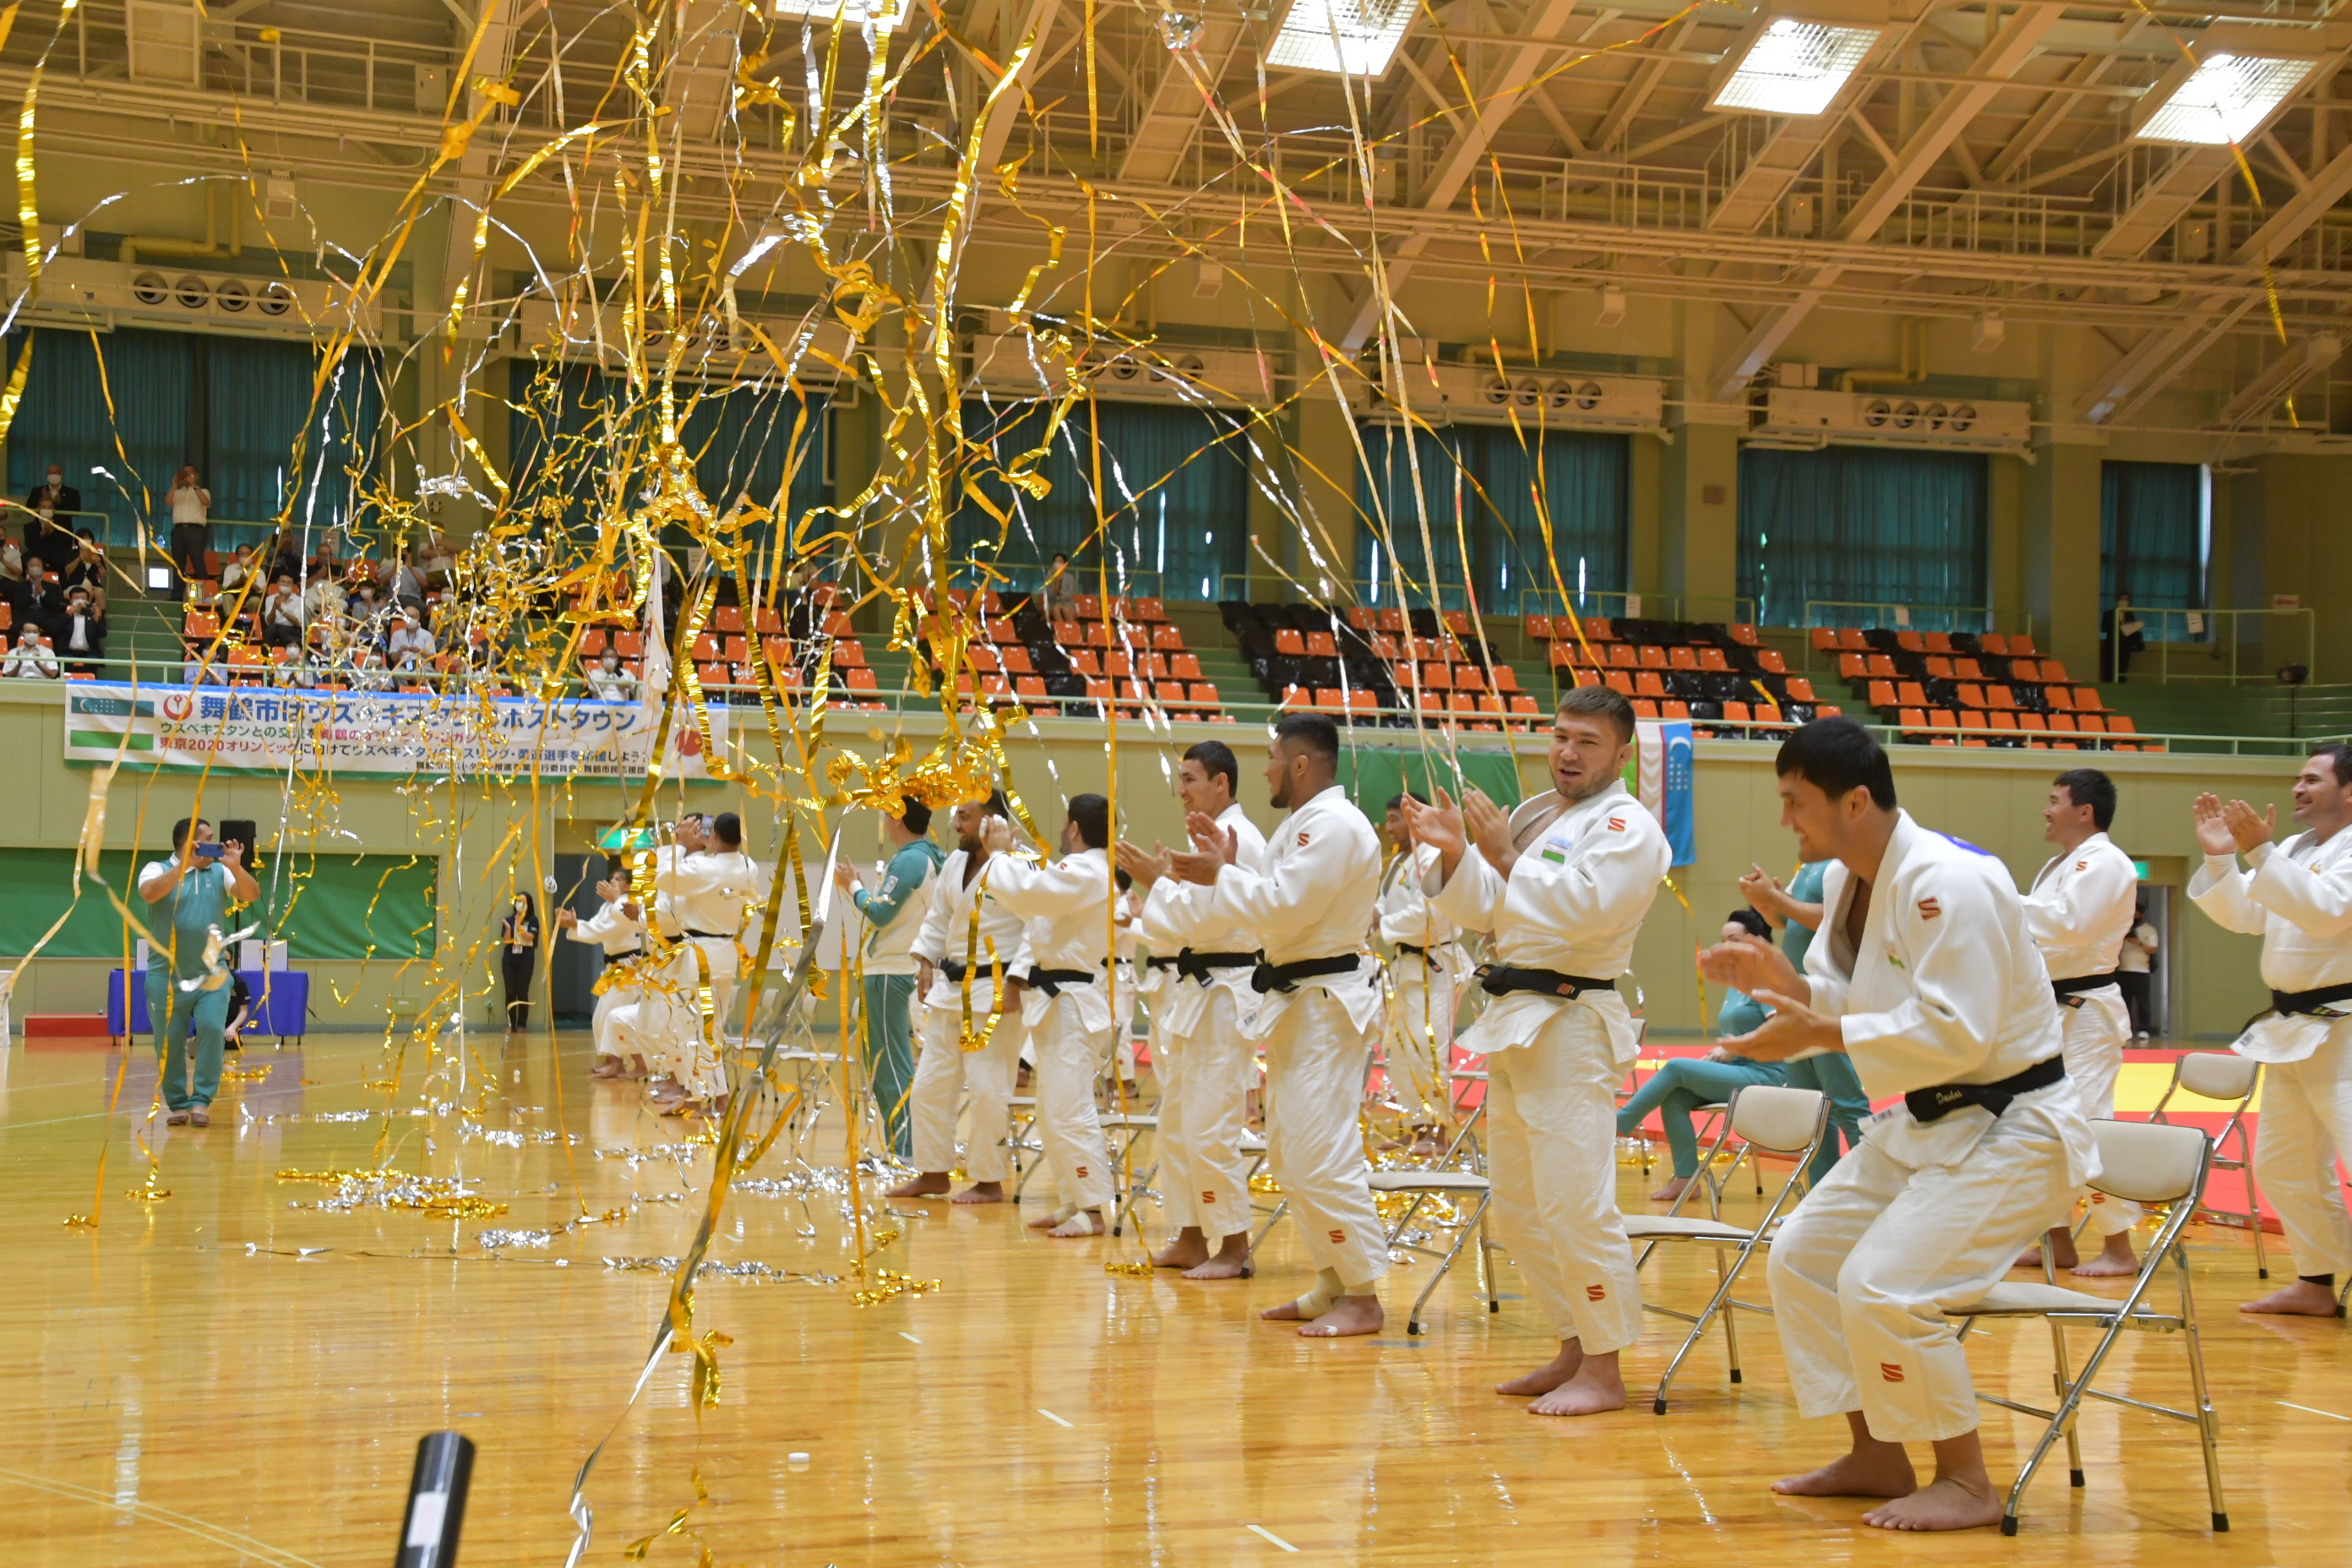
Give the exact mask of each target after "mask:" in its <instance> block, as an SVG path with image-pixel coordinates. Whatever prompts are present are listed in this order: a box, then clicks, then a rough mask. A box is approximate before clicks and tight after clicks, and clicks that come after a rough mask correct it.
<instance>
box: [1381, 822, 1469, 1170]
mask: <svg viewBox="0 0 2352 1568" xmlns="http://www.w3.org/2000/svg"><path fill="white" fill-rule="evenodd" d="M1408 802H1411V803H1415V804H1423V805H1425V804H1427V803H1426V802H1423V801H1422V799H1421V797H1420V796H1419V795H1412V794H1410V793H1408V794H1404V795H1398V796H1396V797H1395V798H1394V799H1392V800H1391V801H1390V802H1389V805H1388V811H1387V814H1386V816H1387V820H1386V822H1385V823H1384V824H1383V827H1384V829H1385V831H1386V833H1387V837H1388V841H1389V847H1390V850H1391V854H1390V856H1389V863H1388V865H1387V866H1386V867H1385V868H1383V869H1382V870H1381V891H1380V900H1379V901H1378V903H1376V904H1375V905H1374V906H1373V923H1374V931H1373V934H1374V935H1375V936H1377V937H1379V938H1380V940H1381V941H1382V942H1387V943H1388V944H1389V946H1390V948H1391V953H1390V956H1389V959H1388V963H1387V969H1388V1018H1387V1026H1388V1027H1387V1031H1386V1037H1385V1038H1384V1040H1383V1042H1382V1046H1383V1050H1384V1052H1385V1057H1384V1060H1385V1063H1386V1066H1387V1068H1388V1090H1389V1097H1390V1098H1391V1099H1392V1100H1397V1101H1398V1102H1400V1103H1401V1104H1402V1105H1403V1106H1404V1108H1405V1115H1406V1120H1407V1121H1408V1122H1409V1123H1410V1124H1411V1126H1412V1134H1413V1136H1412V1142H1413V1144H1414V1146H1415V1147H1416V1148H1417V1149H1419V1150H1420V1151H1421V1152H1424V1153H1434V1152H1436V1148H1435V1143H1434V1140H1435V1137H1436V1133H1437V1130H1438V1128H1439V1127H1440V1126H1441V1125H1443V1124H1444V1122H1445V1121H1447V1120H1448V1119H1449V1116H1450V1114H1451V1109H1452V1096H1451V1093H1450V1092H1449V1091H1450V1090H1451V1089H1452V1088H1453V1080H1452V1079H1451V1077H1450V1076H1449V1075H1450V1074H1451V1071H1452V1069H1453V1066H1454V1009H1455V1007H1456V1005H1457V999H1458V995H1459V992H1460V988H1461V984H1462V971H1463V953H1462V948H1461V945H1460V942H1459V941H1458V938H1459V936H1460V932H1459V931H1457V930H1456V929H1455V927H1454V921H1453V918H1452V917H1451V916H1449V915H1447V914H1446V913H1445V911H1444V910H1442V909H1440V908H1438V906H1437V904H1436V902H1435V901H1434V900H1432V899H1431V898H1430V896H1429V895H1428V894H1427V893H1425V892H1423V890H1422V880H1423V878H1425V877H1427V876H1428V874H1429V868H1431V867H1432V866H1433V865H1435V864H1436V863H1437V851H1436V850H1434V849H1433V848H1432V847H1430V846H1428V845H1426V844H1422V843H1418V842H1416V841H1415V840H1414V838H1413V836H1412V822H1411V821H1410V820H1408V819H1407V817H1406V816H1405V807H1406V805H1407V803H1408Z"/></svg>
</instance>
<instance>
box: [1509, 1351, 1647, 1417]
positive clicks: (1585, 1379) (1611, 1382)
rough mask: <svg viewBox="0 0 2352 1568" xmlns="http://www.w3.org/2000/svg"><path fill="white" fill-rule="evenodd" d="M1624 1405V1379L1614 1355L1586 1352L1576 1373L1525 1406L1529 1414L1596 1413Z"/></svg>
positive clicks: (1616, 1408)
mask: <svg viewBox="0 0 2352 1568" xmlns="http://www.w3.org/2000/svg"><path fill="white" fill-rule="evenodd" d="M1624 1408H1625V1379H1624V1378H1623V1377H1622V1375H1621V1374H1620V1373H1618V1370H1617V1357H1616V1356H1615V1354H1614V1353H1612V1354H1609V1355H1589V1356H1586V1357H1585V1358H1584V1364H1583V1365H1582V1366H1580V1367H1578V1368H1577V1369H1576V1375H1575V1376H1574V1377H1571V1378H1570V1379H1569V1380H1568V1381H1567V1382H1566V1383H1563V1384H1560V1385H1559V1387H1558V1388H1555V1389H1553V1390H1552V1391H1551V1392H1550V1393H1549V1394H1545V1395H1544V1396H1543V1397H1542V1398H1541V1399H1538V1400H1537V1401H1536V1402H1535V1403H1534V1404H1533V1405H1528V1415H1599V1414H1600V1413H1601V1412H1602V1411H1604V1410H1622V1409H1624Z"/></svg>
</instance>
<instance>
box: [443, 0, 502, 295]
mask: <svg viewBox="0 0 2352 1568" xmlns="http://www.w3.org/2000/svg"><path fill="white" fill-rule="evenodd" d="M521 4H522V0H479V4H478V9H476V10H475V11H474V13H473V14H472V15H471V16H468V17H467V19H466V23H465V27H466V31H465V33H464V35H463V37H460V38H459V40H458V45H457V47H458V48H459V50H460V51H461V52H462V51H463V50H464V48H465V47H466V45H467V44H468V43H471V42H472V41H473V37H474V34H475V32H476V31H477V30H478V31H479V32H480V34H481V40H482V41H481V43H480V45H479V46H478V47H477V48H476V49H475V50H474V59H473V64H472V66H471V67H470V68H468V70H467V82H466V84H465V90H464V91H462V92H460V93H459V94H458V95H457V113H458V115H460V116H470V115H474V114H478V113H480V112H481V111H482V110H483V109H484V108H485V107H486V103H485V100H484V99H483V97H482V95H481V94H480V93H478V92H477V91H475V90H474V80H473V79H476V78H479V79H487V80H489V81H493V82H503V81H504V80H506V79H507V76H508V73H509V71H511V70H512V69H513V68H514V46H515V37H516V34H517V32H518V31H519V29H518V28H517V27H516V26H515V23H516V20H517V16H518V13H519V12H520V9H521ZM497 114H498V111H497V110H492V111H491V118H490V119H489V120H487V121H484V122H483V124H482V127H481V129H480V130H479V131H478V132H475V133H474V135H473V137H472V138H471V139H470V140H468V141H467V143H466V150H465V151H464V152H463V153H459V154H458V156H457V168H456V174H457V179H456V181H455V184H454V188H453V191H452V195H453V200H452V203H451V205H450V208H449V229H448V234H447V236H446V237H445V238H444V239H443V241H442V253H441V288H442V297H441V300H440V301H439V303H440V306H441V310H442V312H443V313H444V315H445V316H446V313H447V312H448V311H449V310H451V309H453V308H454V307H455V306H456V305H457V291H458V289H461V288H463V289H467V290H468V294H467V298H468V299H469V300H471V301H472V303H471V306H470V307H469V308H468V310H467V312H466V314H467V321H464V322H461V323H460V327H461V330H462V331H465V332H466V335H467V336H469V337H473V336H480V335H485V334H487V333H488V331H489V327H488V316H487V314H486V313H485V312H484V311H483V310H482V309H481V307H482V305H483V300H482V295H483V294H484V293H485V292H487V289H482V288H480V287H478V286H477V285H478V280H477V279H475V277H474V273H475V270H476V268H477V264H478V263H479V262H481V261H482V260H484V259H485V258H483V257H480V256H477V255H476V254H475V253H474V226H475V216H476V215H477V214H478V213H479V212H480V211H481V209H482V207H483V205H485V204H487V203H488V201H489V199H490V180H491V155H492V153H493V152H494V151H495V144H496V141H497V138H496V137H494V136H493V135H491V134H490V132H491V131H492V129H493V127H494V126H495V125H496V124H497V123H498V121H497Z"/></svg>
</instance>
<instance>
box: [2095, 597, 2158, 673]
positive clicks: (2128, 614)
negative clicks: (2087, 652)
mask: <svg viewBox="0 0 2352 1568" xmlns="http://www.w3.org/2000/svg"><path fill="white" fill-rule="evenodd" d="M2146 633H2147V623H2146V622H2144V621H2142V620H2140V619H2139V617H2137V616H2135V615H2133V614H2132V602H2131V595H2129V594H2117V595H2116V602H2115V605H2114V606H2113V607H2112V608H2110V609H2109V610H2108V611H2107V612H2106V614H2105V615H2103V616H2100V617H2099V679H2102V680H2114V681H2121V680H2123V679H2125V678H2126V676H2127V675H2129V674H2130V672H2131V661H2132V655H2134V654H2136V653H2138V652H2139V651H2140V650H2141V649H2143V648H2145V647H2147V636H2146Z"/></svg>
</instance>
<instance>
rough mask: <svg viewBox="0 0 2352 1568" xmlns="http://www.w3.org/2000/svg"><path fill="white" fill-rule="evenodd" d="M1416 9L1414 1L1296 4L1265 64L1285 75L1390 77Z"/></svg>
mask: <svg viewBox="0 0 2352 1568" xmlns="http://www.w3.org/2000/svg"><path fill="white" fill-rule="evenodd" d="M1414 9H1415V6H1414V4H1413V0H1294V3H1293V4H1292V5H1291V7H1290V11H1289V13H1288V14H1287V15H1286V16H1284V17H1283V19H1282V30H1281V31H1280V32H1278V33H1276V35H1275V36H1274V44H1273V46H1272V47H1269V48H1268V49H1267V50H1266V51H1265V63H1266V64H1267V65H1270V66H1276V67H1279V68H1283V69H1286V70H1307V71H1330V72H1333V73H1334V74H1337V75H1341V76H1366V77H1378V76H1382V75H1385V74H1387V71H1388V68H1389V61H1390V60H1391V59H1392V58H1395V56H1396V51H1397V45H1399V44H1401V43H1402V42H1403V41H1404V30H1405V28H1406V27H1408V26H1411V25H1412V17H1413V12H1414Z"/></svg>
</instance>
